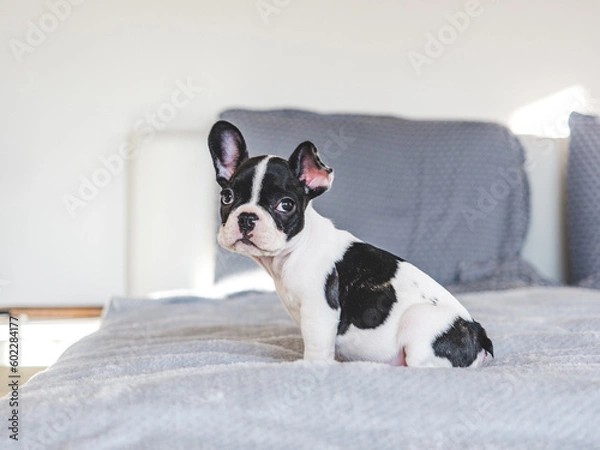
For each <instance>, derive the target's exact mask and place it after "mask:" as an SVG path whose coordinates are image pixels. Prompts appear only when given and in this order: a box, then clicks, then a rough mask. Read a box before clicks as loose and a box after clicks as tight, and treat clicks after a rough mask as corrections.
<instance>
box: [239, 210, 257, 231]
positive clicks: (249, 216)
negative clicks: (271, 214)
mask: <svg viewBox="0 0 600 450" xmlns="http://www.w3.org/2000/svg"><path fill="white" fill-rule="evenodd" d="M257 220H258V216H257V215H256V214H254V213H241V214H240V215H239V216H238V225H239V226H240V231H242V232H243V233H250V232H251V231H252V230H254V224H255V223H256V221H257Z"/></svg>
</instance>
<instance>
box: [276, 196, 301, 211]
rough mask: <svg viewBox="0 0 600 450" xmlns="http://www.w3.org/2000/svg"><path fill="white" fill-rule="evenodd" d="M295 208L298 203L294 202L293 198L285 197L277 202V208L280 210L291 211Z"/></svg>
mask: <svg viewBox="0 0 600 450" xmlns="http://www.w3.org/2000/svg"><path fill="white" fill-rule="evenodd" d="M295 208H296V204H295V203H294V200H292V199H291V198H284V199H283V200H281V201H280V202H279V203H278V204H277V207H276V208H275V209H276V210H277V211H280V212H284V213H290V212H292V211H293V210H294V209H295Z"/></svg>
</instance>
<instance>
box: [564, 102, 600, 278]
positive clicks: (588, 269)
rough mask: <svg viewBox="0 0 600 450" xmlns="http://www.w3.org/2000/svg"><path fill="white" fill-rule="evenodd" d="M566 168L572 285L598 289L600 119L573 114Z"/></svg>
mask: <svg viewBox="0 0 600 450" xmlns="http://www.w3.org/2000/svg"><path fill="white" fill-rule="evenodd" d="M569 127H570V128H571V142H570V144H569V164H568V168H567V211H568V230H569V247H570V248H569V252H570V264H571V282H573V283H575V284H580V285H582V286H586V287H596V288H599V289H600V119H599V118H598V117H593V116H586V115H583V114H579V113H576V112H574V113H572V114H571V117H570V118H569Z"/></svg>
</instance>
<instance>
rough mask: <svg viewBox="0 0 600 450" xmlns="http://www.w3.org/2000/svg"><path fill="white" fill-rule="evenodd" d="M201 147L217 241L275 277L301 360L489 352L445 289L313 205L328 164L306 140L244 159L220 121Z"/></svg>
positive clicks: (239, 140)
mask: <svg viewBox="0 0 600 450" xmlns="http://www.w3.org/2000/svg"><path fill="white" fill-rule="evenodd" d="M208 146H209V149H210V154H211V156H212V160H213V163H214V167H215V171H216V176H217V183H218V184H219V185H220V186H221V188H222V191H221V226H220V230H219V233H218V242H219V244H220V245H221V246H223V247H224V248H226V249H228V250H231V251H233V252H237V253H241V254H244V255H247V256H249V257H251V258H253V259H254V260H255V261H256V262H257V263H258V264H260V265H261V266H262V267H263V268H264V269H265V270H266V271H267V272H268V273H269V275H270V276H271V277H272V278H273V280H274V282H275V287H276V290H277V294H278V295H279V298H280V299H281V301H282V303H283V305H284V307H285V308H286V310H287V312H288V313H289V315H290V316H291V317H292V319H293V320H294V321H295V322H296V324H298V325H299V326H300V330H301V333H302V339H303V341H304V359H306V360H325V361H332V360H334V359H335V358H337V359H339V360H346V361H352V360H361V361H376V362H383V363H389V364H392V365H398V366H410V367H477V366H479V365H481V364H482V363H483V361H484V360H485V359H486V356H487V355H488V354H489V355H492V356H493V346H492V341H491V340H490V339H489V338H488V337H487V335H486V332H485V330H484V329H483V328H482V326H481V325H480V324H479V323H478V322H476V321H474V320H473V319H472V318H471V316H470V315H469V313H468V312H467V310H466V309H465V308H464V307H463V306H462V305H461V304H460V303H459V302H458V300H457V299H456V298H455V297H454V296H453V295H452V294H450V292H448V291H447V290H446V289H444V288H443V287H442V286H441V285H439V284H438V283H437V282H436V281H434V280H433V279H432V278H431V277H430V276H428V275H427V274H425V273H424V272H422V271H421V270H419V269H418V268H416V267H415V266H413V265H412V264H410V263H408V262H406V261H404V260H403V259H402V258H399V257H398V256H395V255H393V254H391V253H389V252H387V251H385V250H382V249H379V248H376V247H374V246H372V245H370V244H368V243H365V242H362V241H361V240H359V239H357V238H356V237H354V236H353V235H352V234H350V233H349V232H347V231H343V230H338V229H336V228H335V226H334V225H333V224H332V222H331V221H330V220H328V219H326V218H324V217H323V216H321V215H319V214H318V213H317V212H316V211H315V210H314V209H313V207H312V200H313V199H314V198H316V197H318V196H319V195H321V194H323V193H324V192H326V191H327V190H328V189H329V188H330V187H331V183H332V182H333V170H332V169H331V168H329V167H327V166H326V165H325V164H324V163H323V162H322V161H321V159H320V158H319V155H318V152H317V149H316V148H315V146H314V145H313V144H312V143H310V142H304V143H302V144H300V145H299V146H298V147H297V148H296V150H294V152H293V153H292V155H291V156H290V158H289V159H288V160H285V159H283V158H279V157H277V156H270V155H265V156H255V157H253V158H250V157H249V156H248V151H247V149H246V143H245V141H244V138H243V136H242V134H241V132H240V131H239V130H238V129H237V128H236V127H235V126H234V125H232V124H231V123H229V122H226V121H219V122H217V123H216V124H215V125H214V126H213V127H212V129H211V131H210V134H209V137H208Z"/></svg>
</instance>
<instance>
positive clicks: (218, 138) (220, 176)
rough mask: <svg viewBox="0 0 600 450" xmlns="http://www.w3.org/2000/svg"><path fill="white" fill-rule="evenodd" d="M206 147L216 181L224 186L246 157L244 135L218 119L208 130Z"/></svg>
mask: <svg viewBox="0 0 600 450" xmlns="http://www.w3.org/2000/svg"><path fill="white" fill-rule="evenodd" d="M208 148H209V149H210V156H212V160H213V164H214V166H215V172H216V173H217V183H219V185H220V186H221V187H226V186H227V184H228V183H229V180H231V177H232V176H233V174H234V173H235V171H236V170H237V168H238V167H239V166H240V164H241V163H243V162H244V161H245V160H246V159H248V150H246V142H245V141H244V137H243V136H242V133H240V130H238V129H237V128H236V127H235V126H234V125H232V124H230V123H229V122H226V121H224V120H220V121H218V122H217V123H215V124H214V125H213V127H212V129H211V130H210V133H209V135H208Z"/></svg>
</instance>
